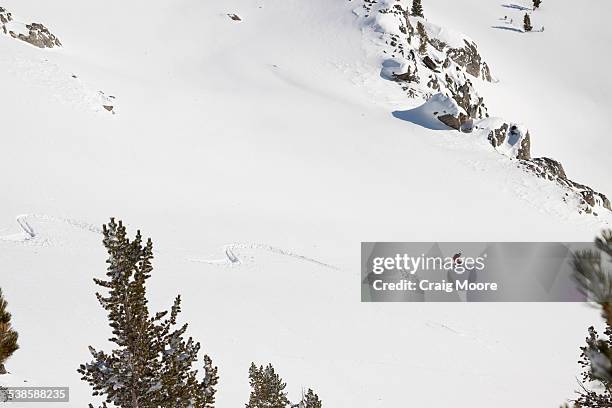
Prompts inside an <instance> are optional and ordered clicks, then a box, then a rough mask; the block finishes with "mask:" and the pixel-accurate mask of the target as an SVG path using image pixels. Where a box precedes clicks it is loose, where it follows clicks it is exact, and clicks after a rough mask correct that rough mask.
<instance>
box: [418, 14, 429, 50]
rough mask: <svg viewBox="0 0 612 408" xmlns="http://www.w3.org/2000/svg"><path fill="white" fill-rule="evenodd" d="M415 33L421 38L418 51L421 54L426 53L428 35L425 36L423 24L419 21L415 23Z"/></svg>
mask: <svg viewBox="0 0 612 408" xmlns="http://www.w3.org/2000/svg"><path fill="white" fill-rule="evenodd" d="M417 33H419V38H420V40H421V42H420V45H419V53H420V54H421V55H423V54H426V53H427V44H428V43H429V37H428V36H427V31H425V26H424V25H423V24H422V23H421V22H420V21H419V22H418V24H417Z"/></svg>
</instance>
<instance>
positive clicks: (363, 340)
mask: <svg viewBox="0 0 612 408" xmlns="http://www.w3.org/2000/svg"><path fill="white" fill-rule="evenodd" d="M549 3H550V4H549ZM593 3H594V5H593V6H592V7H589V8H587V9H585V10H584V19H581V20H574V19H573V18H572V16H573V15H574V10H573V9H572V8H571V7H570V6H569V4H570V2H569V1H567V2H566V1H557V2H554V3H553V2H546V3H545V5H544V6H543V7H544V8H543V9H542V10H541V15H542V19H543V20H546V22H545V25H546V30H545V32H544V33H533V34H530V35H529V37H528V36H520V35H519V34H518V33H514V32H510V31H508V30H499V29H495V28H492V26H494V25H497V24H498V22H497V20H496V19H497V18H499V17H503V15H504V14H510V13H511V12H512V11H511V10H509V9H506V8H504V7H502V2H496V1H494V2H486V4H483V2H481V1H476V0H461V1H455V2H448V1H442V0H427V1H425V13H426V18H427V19H428V20H431V21H432V23H433V22H435V24H437V25H438V26H440V27H447V28H448V29H449V30H457V31H459V32H463V33H465V34H466V35H467V36H469V37H470V38H472V39H473V40H474V41H476V42H478V45H479V47H480V51H481V52H482V54H483V55H485V56H486V61H487V63H488V64H490V66H491V69H492V71H493V73H494V75H495V76H496V77H497V78H498V79H499V83H484V82H483V83H478V87H479V90H481V92H482V95H483V96H484V97H485V98H486V101H487V106H488V107H489V109H491V110H494V111H495V115H499V116H502V117H504V118H509V120H516V121H521V122H523V123H526V124H527V125H528V127H529V129H530V130H531V132H532V133H533V134H534V140H535V141H534V143H533V149H534V150H535V151H536V152H537V153H538V154H539V153H541V152H543V153H542V154H547V155H548V154H550V155H551V156H552V157H555V158H558V159H560V160H562V161H563V162H564V164H565V165H566V167H567V170H568V173H570V174H572V175H574V176H575V178H576V179H578V180H580V181H586V182H589V183H590V184H592V185H593V187H596V188H597V189H599V190H602V191H604V192H610V193H612V185H611V184H610V180H609V178H607V177H605V176H604V175H605V174H606V170H607V165H608V164H607V163H606V161H605V152H606V148H605V147H606V146H609V142H607V141H606V140H605V133H603V130H604V129H605V127H604V126H605V121H604V119H605V115H603V112H605V111H606V109H609V103H608V102H607V101H608V100H609V98H608V96H609V94H610V90H611V89H612V85H611V84H610V82H609V79H607V78H605V76H604V75H601V76H598V77H597V79H593V77H592V75H591V74H590V69H589V68H588V67H585V66H582V65H581V63H580V61H581V58H589V56H590V57H591V59H593V58H595V56H598V58H605V57H601V56H600V55H601V54H600V52H601V50H603V49H604V48H603V41H602V40H601V38H602V37H604V38H609V37H610V32H609V30H610V29H609V28H608V27H607V26H606V25H605V24H602V25H600V26H599V27H598V28H597V29H593V28H591V26H590V24H591V22H593V21H594V22H597V21H599V19H600V18H602V17H600V16H603V15H604V14H605V11H606V10H609V8H610V6H609V5H608V4H607V3H606V2H604V1H602V0H595V1H594V2H593ZM503 4H505V3H503ZM0 5H1V6H3V7H5V8H6V9H7V10H10V11H11V12H13V13H15V15H19V16H20V18H21V19H22V20H21V21H40V22H42V23H44V24H45V26H46V27H49V29H50V30H51V31H52V32H53V33H54V34H55V35H57V36H58V37H59V38H60V39H61V42H62V45H63V47H61V48H59V49H57V48H54V49H51V50H49V49H44V50H43V49H38V48H35V47H32V46H31V45H29V44H27V43H25V42H22V41H15V40H14V39H12V38H10V37H9V36H4V35H0V50H1V52H0V69H1V70H2V72H3V75H2V76H0V89H1V90H2V92H1V95H0V112H1V115H2V122H1V125H0V128H1V129H2V149H0V174H2V176H1V177H2V179H1V180H2V194H3V200H2V203H1V204H0V274H1V278H0V285H1V286H2V288H3V291H4V293H5V295H6V296H7V298H8V301H9V302H10V306H11V311H12V313H13V316H14V325H15V327H16V328H17V329H18V330H19V332H20V339H21V340H20V343H21V350H19V352H17V353H16V354H15V356H14V358H12V359H11V360H10V362H9V364H8V365H7V367H8V369H9V370H10V371H12V372H13V373H14V374H15V375H18V376H19V377H20V378H28V379H30V380H31V381H35V382H36V383H38V384H49V385H68V386H70V387H71V400H72V403H71V406H75V407H76V406H83V405H84V404H86V403H87V402H88V401H89V400H90V399H89V393H90V390H89V389H88V387H87V385H86V384H85V383H81V382H80V381H79V375H78V374H77V373H76V368H77V366H78V364H79V363H81V362H83V361H85V360H87V359H88V351H87V345H89V344H93V345H95V346H98V347H104V339H106V338H107V337H108V330H107V327H106V326H105V317H104V313H103V312H102V310H101V309H100V308H99V307H98V305H97V304H96V300H95V298H94V295H93V293H94V290H95V288H94V285H93V282H92V277H93V276H100V275H102V274H103V271H104V267H105V264H104V251H103V248H102V247H101V244H100V236H99V234H98V233H97V232H96V231H97V228H99V225H100V224H101V223H103V222H105V221H107V219H108V217H109V216H117V217H120V218H122V219H124V220H125V221H126V223H127V224H128V225H129V226H130V228H131V230H132V232H135V230H136V228H140V229H142V231H143V233H144V234H145V235H146V236H151V237H152V238H153V239H154V242H155V244H156V247H157V249H158V252H157V259H156V265H155V266H156V272H155V274H154V277H153V278H152V279H151V288H150V294H151V296H152V307H154V308H159V309H161V308H166V307H168V305H169V302H170V299H171V298H172V297H173V296H174V295H175V294H176V293H181V294H182V295H183V299H184V308H183V309H184V318H185V320H187V321H189V322H190V330H191V333H192V334H193V335H194V337H196V338H198V339H199V340H201V341H202V343H203V346H204V348H205V349H206V350H207V352H208V353H209V354H210V355H211V356H212V357H213V359H214V361H215V363H216V364H218V365H219V370H220V376H221V385H220V391H219V394H218V406H219V407H220V408H223V407H231V406H237V405H240V404H242V403H244V402H245V401H246V400H247V398H248V381H247V369H248V365H249V364H250V362H251V361H256V362H261V363H265V362H268V361H271V362H273V363H274V364H275V366H276V368H277V370H278V372H279V373H281V375H282V376H283V377H284V379H285V380H286V381H287V383H288V389H289V392H290V396H291V397H292V398H293V399H296V398H297V397H298V396H299V393H300V390H301V388H302V387H313V388H315V389H316V390H317V392H318V393H319V395H320V396H321V397H322V399H323V400H324V401H325V404H326V406H329V407H332V406H336V407H338V406H341V407H342V406H351V407H379V406H380V407H399V406H404V405H406V404H407V403H410V404H411V405H415V406H422V407H443V406H449V405H451V404H456V403H457V402H458V401H459V402H460V403H468V402H469V403H470V405H471V406H482V407H489V406H492V405H493V404H495V405H496V406H508V407H510V406H514V402H513V401H515V400H516V398H517V396H518V395H522V396H529V398H530V401H533V403H534V405H535V404H539V405H540V406H544V404H546V405H550V404H557V403H559V402H560V401H561V400H562V399H563V398H565V397H567V396H569V395H571V392H572V390H573V388H574V387H575V381H574V374H575V372H576V370H577V367H576V364H575V361H576V357H577V350H578V348H577V347H578V345H579V344H580V342H581V341H582V339H583V337H584V329H585V328H586V327H587V326H588V325H590V324H592V323H593V322H594V321H597V319H598V316H597V313H595V312H594V311H593V310H590V309H588V308H586V307H585V306H583V305H569V304H564V305H552V304H543V305H534V304H529V305H526V304H525V305H523V304H517V305H511V304H465V305H463V304H459V305H452V306H449V305H443V304H440V305H438V304H402V305H399V304H398V305H377V304H360V303H359V289H360V286H359V266H360V258H359V247H360V246H359V243H360V242H361V241H376V240H381V241H394V240H396V241H461V240H474V241H496V240H497V241H514V240H517V241H529V240H538V241H539V240H551V241H564V240H565V241H572V240H590V239H591V238H592V236H593V235H594V234H595V233H596V232H597V231H598V230H599V229H600V228H601V227H602V226H604V225H606V222H607V219H606V216H604V215H600V216H599V217H594V216H586V215H579V214H578V213H577V212H576V211H573V209H572V208H571V203H570V205H568V204H567V203H564V202H563V200H562V199H561V197H562V195H563V190H562V189H561V188H560V187H559V186H557V185H556V184H554V183H549V182H547V181H545V180H542V179H538V178H536V177H526V176H525V172H524V171H523V170H521V169H519V168H517V167H516V166H515V165H513V164H512V163H511V162H510V161H509V160H507V158H506V157H505V156H503V155H497V154H491V146H490V145H489V144H487V143H484V142H483V143H475V141H474V140H473V139H470V138H464V137H462V136H461V134H459V133H457V132H454V131H448V130H437V129H430V128H427V127H423V126H421V125H420V124H416V123H413V122H410V121H406V120H398V118H397V117H396V116H397V115H396V116H394V115H393V114H392V113H393V112H395V111H405V110H409V109H413V108H416V107H417V106H418V105H419V104H420V103H418V102H417V101H415V100H411V99H408V98H407V97H406V94H405V93H404V92H403V91H402V89H401V88H400V87H398V86H397V85H396V84H395V83H393V82H391V81H387V80H385V79H383V78H382V77H381V76H380V73H381V65H380V63H381V61H380V60H379V59H378V57H377V55H376V54H375V53H373V52H372V48H371V47H373V46H374V45H373V44H372V43H371V42H369V41H368V37H367V35H366V34H364V33H365V31H364V30H365V29H366V28H365V26H364V25H363V21H362V20H360V19H359V18H358V17H357V16H356V15H355V14H354V13H353V10H354V9H356V8H357V7H360V6H361V3H359V2H358V1H357V0H353V1H341V0H334V1H329V0H310V1H301V0H260V1H257V2H253V1H250V0H228V1H224V2H202V1H196V0H181V1H179V2H170V1H162V0H154V1H151V0H148V1H144V0H133V1H130V2H121V1H118V0H108V1H106V2H83V1H76V0H61V1H59V2H48V1H43V0H32V1H29V2H20V1H17V0H5V1H4V3H3V4H0ZM231 13H236V14H237V15H238V16H240V18H241V19H242V21H240V22H238V21H234V20H232V19H231V18H230V17H228V15H227V14H231ZM538 13H540V12H538ZM75 16H77V17H75ZM534 20H535V21H534V22H535V23H536V24H537V23H538V22H537V21H538V20H537V19H535V18H534ZM563 21H575V27H573V28H572V29H571V30H570V29H568V27H567V24H565V23H563ZM606 36H607V37H606ZM586 39H593V40H594V42H593V43H590V42H588V41H586ZM578 44H580V45H581V47H584V48H581V49H583V50H584V49H586V51H583V52H584V53H585V54H586V55H585V56H583V57H581V58H579V57H578V56H576V57H575V58H571V59H569V60H568V58H566V54H565V53H564V52H561V51H562V50H563V49H565V47H569V49H576V48H574V47H575V46H577V45H578ZM585 44H586V45H585ZM525 61H528V62H525ZM564 64H568V65H564ZM599 64H601V65H602V66H605V61H601V62H599ZM563 66H567V67H568V68H567V70H565V69H562V68H559V67H563ZM573 75H576V77H577V78H578V79H580V82H578V81H575V82H572V81H570V80H569V79H570V77H571V76H573ZM111 105H112V106H113V110H112V112H114V113H115V114H114V115H113V114H112V112H110V111H108V110H107V109H105V108H104V106H111ZM600 115H603V116H600ZM560 118H563V120H560ZM442 129H444V128H442ZM20 215H25V216H24V217H21V218H19V220H20V222H21V224H18V223H17V222H15V218H16V217H17V216H20ZM25 222H27V224H25ZM23 225H29V226H30V228H31V230H32V231H31V232H32V234H27V233H25V232H24V228H23V227H22V226H23ZM27 229H28V227H26V230H27ZM32 235H33V236H32ZM561 316H563V325H560V324H559V323H560V317H561ZM542 338H546V339H555V340H554V347H550V348H547V349H546V350H541V349H540V348H538V347H534V345H533V342H534V339H542ZM543 379H544V380H543ZM442 387H443V388H444V392H440V389H441V388H442ZM476 390H477V391H476Z"/></svg>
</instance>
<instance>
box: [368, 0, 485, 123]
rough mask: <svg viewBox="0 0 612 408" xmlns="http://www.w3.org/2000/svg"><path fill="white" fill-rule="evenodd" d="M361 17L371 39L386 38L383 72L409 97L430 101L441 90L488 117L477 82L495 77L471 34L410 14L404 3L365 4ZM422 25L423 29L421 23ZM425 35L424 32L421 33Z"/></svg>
mask: <svg viewBox="0 0 612 408" xmlns="http://www.w3.org/2000/svg"><path fill="white" fill-rule="evenodd" d="M364 7H365V8H366V9H367V10H368V12H367V13H366V14H365V15H364V16H363V17H362V18H364V20H365V26H366V27H367V28H369V30H367V31H368V32H369V33H370V34H371V35H372V36H373V37H374V39H373V41H376V39H378V40H380V39H382V40H383V41H384V47H381V52H382V54H383V55H382V56H383V62H382V68H381V76H382V77H383V78H386V79H389V80H394V81H397V82H398V83H399V84H400V85H401V86H402V89H404V90H405V91H406V93H407V94H408V95H409V96H410V97H414V98H419V97H420V98H422V99H424V100H427V99H429V98H430V97H431V96H432V95H434V94H436V93H443V94H445V95H447V96H450V97H452V98H453V99H455V100H456V101H457V103H458V104H459V106H461V108H463V109H464V110H465V111H466V113H467V114H468V116H470V117H473V118H483V117H487V116H488V113H487V107H486V105H485V103H484V100H483V98H482V97H480V96H479V95H478V93H477V92H476V90H475V88H474V84H473V82H472V81H473V80H475V79H478V78H482V79H483V80H485V81H489V82H491V81H493V80H494V79H493V77H492V75H491V70H490V68H489V66H488V65H487V63H486V62H484V60H483V59H482V57H481V56H480V54H479V51H478V46H477V45H476V43H475V42H474V41H473V40H471V39H470V38H469V37H467V36H465V35H463V34H460V33H457V32H454V31H452V30H447V29H445V28H443V27H441V26H438V25H435V24H432V23H430V22H428V21H426V20H425V19H423V18H419V17H413V16H410V15H409V13H408V8H409V6H408V5H407V4H404V2H397V1H392V0H384V1H380V2H378V3H375V4H370V3H365V5H364ZM419 25H422V27H423V29H422V30H421V31H419V29H418V26H419ZM422 34H423V35H422Z"/></svg>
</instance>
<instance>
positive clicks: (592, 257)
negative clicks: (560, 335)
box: [573, 231, 612, 407]
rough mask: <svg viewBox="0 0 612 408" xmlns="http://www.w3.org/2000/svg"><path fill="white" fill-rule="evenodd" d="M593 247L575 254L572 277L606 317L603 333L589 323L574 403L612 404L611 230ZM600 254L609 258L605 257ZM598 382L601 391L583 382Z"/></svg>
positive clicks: (593, 405) (600, 405)
mask: <svg viewBox="0 0 612 408" xmlns="http://www.w3.org/2000/svg"><path fill="white" fill-rule="evenodd" d="M595 246H596V250H594V251H580V252H577V253H576V254H575V255H574V259H573V268H574V278H575V279H576V282H577V283H578V287H579V289H580V290H581V292H582V293H583V294H584V295H585V296H586V298H587V300H589V301H591V302H594V303H597V304H599V306H600V307H601V310H602V315H603V318H604V319H605V321H606V329H605V332H604V337H600V336H599V334H598V333H597V331H596V330H595V329H594V328H593V327H589V336H588V337H587V339H586V346H585V347H582V348H581V351H582V353H581V356H580V361H579V364H580V366H581V367H582V368H583V370H584V371H583V373H582V384H581V387H582V389H581V390H580V391H578V395H579V398H578V399H577V400H576V406H580V407H611V406H612V269H610V268H609V267H608V268H606V266H607V265H609V263H610V261H612V231H605V232H603V233H602V235H601V237H599V238H597V239H596V240H595ZM603 256H607V257H608V258H609V259H607V260H604V259H603ZM593 382H595V383H597V384H598V385H600V387H598V388H600V391H595V390H593V389H588V388H587V387H586V386H585V385H584V384H589V383H593Z"/></svg>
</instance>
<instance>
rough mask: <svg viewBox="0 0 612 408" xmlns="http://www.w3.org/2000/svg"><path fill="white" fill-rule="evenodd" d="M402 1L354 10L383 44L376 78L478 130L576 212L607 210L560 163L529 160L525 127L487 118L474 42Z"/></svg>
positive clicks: (372, 2)
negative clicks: (558, 191)
mask: <svg viewBox="0 0 612 408" xmlns="http://www.w3.org/2000/svg"><path fill="white" fill-rule="evenodd" d="M404 3H406V2H403V1H398V0H378V1H376V0H364V3H363V6H362V10H361V12H356V14H358V15H360V16H361V17H362V18H363V19H364V20H365V23H366V26H368V27H370V28H371V29H372V31H373V32H374V33H376V34H377V35H378V36H379V37H380V39H381V40H382V41H383V43H384V44H383V47H382V53H383V55H384V56H385V58H384V61H383V64H382V70H381V76H382V77H383V78H385V79H387V80H392V81H395V82H397V83H398V84H399V85H400V86H401V87H402V89H403V90H404V91H406V94H407V95H408V96H409V97H411V98H421V99H423V100H425V101H427V102H426V104H425V105H428V106H427V109H423V107H424V106H425V105H423V107H421V108H417V109H418V110H420V111H421V112H431V114H432V115H433V116H434V117H433V118H432V119H434V120H437V121H439V122H441V123H443V124H445V125H446V126H448V127H449V128H452V129H455V130H458V131H460V132H470V133H471V132H477V133H478V134H479V135H481V137H482V138H484V139H486V141H487V142H488V143H489V144H490V145H491V146H492V147H493V149H495V151H497V152H498V153H500V154H503V155H504V156H506V157H508V158H509V159H510V160H516V161H518V163H519V165H520V166H521V167H522V168H524V169H525V170H526V171H527V172H528V173H530V174H533V175H536V176H537V177H541V178H544V179H546V180H549V181H551V182H555V183H557V184H559V185H560V186H562V187H563V188H564V189H565V190H566V192H565V200H566V201H569V198H570V197H573V198H576V199H577V201H578V203H579V211H580V212H581V213H582V212H584V213H588V214H594V215H597V214H598V212H599V211H612V208H611V205H610V201H609V200H608V198H607V197H606V196H605V195H604V194H602V193H599V192H597V191H595V190H593V189H592V188H590V187H588V186H585V185H583V184H580V183H576V182H574V181H572V180H570V179H569V178H568V177H567V175H566V173H565V170H564V169H563V166H562V165H561V163H559V162H557V161H555V160H553V159H550V158H545V157H544V158H532V157H531V141H532V135H531V134H530V132H529V130H528V129H527V128H526V127H525V126H523V125H521V124H518V123H513V122H510V121H506V120H504V119H500V118H492V117H489V111H488V107H487V106H486V105H485V102H484V99H483V98H482V97H480V96H479V95H478V92H477V90H476V86H475V84H476V83H477V81H481V80H482V81H487V82H495V78H494V77H493V75H492V73H491V68H490V67H489V65H488V64H487V63H486V62H485V61H484V59H483V58H482V56H481V55H480V53H479V51H478V46H477V44H476V43H475V42H474V41H472V40H471V39H469V38H468V37H466V36H464V35H462V34H460V33H455V32H452V31H451V30H448V29H446V28H442V27H439V26H436V25H435V24H432V23H430V22H428V21H427V20H426V19H423V18H420V17H414V16H411V15H410V14H409V11H408V4H404ZM408 3H409V2H408ZM438 105H439V106H438ZM449 106H452V109H450V110H449V108H448V107H449ZM438 107H446V108H445V109H442V108H438ZM449 111H452V112H453V113H448V112H449Z"/></svg>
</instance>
